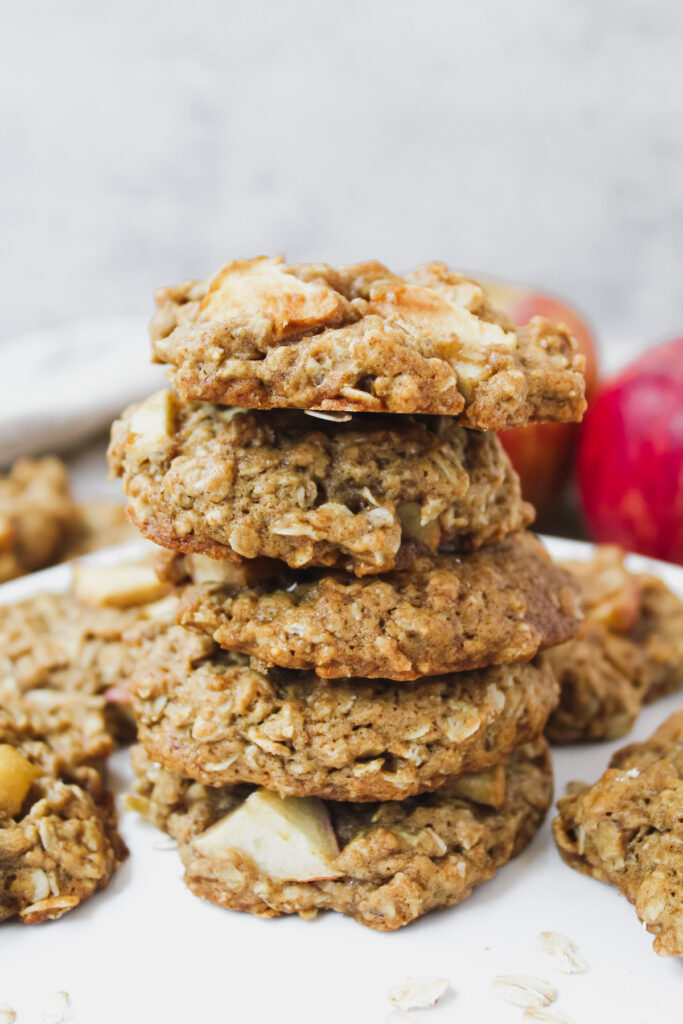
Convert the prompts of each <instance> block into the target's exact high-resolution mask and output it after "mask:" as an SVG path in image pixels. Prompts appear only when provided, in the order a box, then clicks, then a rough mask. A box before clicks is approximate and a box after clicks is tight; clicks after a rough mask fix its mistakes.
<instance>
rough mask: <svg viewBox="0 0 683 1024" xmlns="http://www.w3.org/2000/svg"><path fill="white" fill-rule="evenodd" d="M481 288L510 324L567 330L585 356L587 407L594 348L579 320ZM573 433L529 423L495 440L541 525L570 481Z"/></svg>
mask: <svg viewBox="0 0 683 1024" xmlns="http://www.w3.org/2000/svg"><path fill="white" fill-rule="evenodd" d="M482 283H483V285H484V287H485V289H486V291H487V292H488V294H489V296H490V298H491V301H492V302H493V304H494V305H495V306H496V307H497V308H498V309H501V310H502V311H503V312H504V313H506V314H507V316H509V317H510V319H511V320H512V322H513V323H514V324H517V325H520V324H526V323H528V322H529V320H531V318H532V317H534V316H544V317H546V319H548V320H551V321H552V322H553V323H557V324H564V326H565V327H568V328H569V330H570V331H571V333H572V334H573V335H574V337H575V338H576V340H577V342H578V344H579V350H580V351H581V352H582V353H583V354H584V355H585V357H586V398H587V400H588V402H589V403H590V401H591V399H592V398H593V396H594V394H595V392H596V389H597V383H598V362H597V345H596V341H595V337H594V335H593V332H592V330H591V328H590V326H589V324H588V323H587V321H586V320H585V319H584V317H582V316H581V314H580V313H579V312H577V310H575V309H572V307H571V306H568V305H567V304H566V303H564V302H562V301H561V300H560V299H558V298H555V297H554V296H552V295H547V294H543V293H540V292H534V291H532V290H530V289H528V288H522V287H520V286H516V285H510V284H506V283H502V282H498V281H484V282H482ZM579 429H580V428H579V425H578V424H577V423H534V424H532V425H531V426H529V427H517V428H516V429H514V430H506V431H503V432H502V433H501V434H500V435H499V436H500V439H501V441H502V442H503V446H504V448H505V450H506V452H507V453H508V455H509V456H510V459H511V461H512V464H513V466H514V467H515V469H516V470H517V472H518V473H519V475H520V478H521V481H522V493H523V494H524V497H525V498H526V499H527V501H530V502H531V504H532V505H533V506H534V507H535V508H536V511H537V513H538V521H539V524H540V525H541V526H542V525H543V522H544V520H546V521H547V520H548V518H549V516H550V514H551V513H552V509H553V506H554V505H555V504H556V502H557V501H558V498H559V497H560V495H561V492H562V490H563V488H564V485H565V483H566V482H567V480H568V479H569V478H570V476H571V468H572V460H573V455H574V451H575V448H576V442H577V440H578V435H579ZM550 525H552V524H550Z"/></svg>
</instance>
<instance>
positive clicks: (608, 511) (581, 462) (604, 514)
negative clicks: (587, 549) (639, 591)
mask: <svg viewBox="0 0 683 1024" xmlns="http://www.w3.org/2000/svg"><path fill="white" fill-rule="evenodd" d="M578 474H579V487H580V490H581V498H582V502H583V509H584V513H585V518H586V522H587V524H588V527H589V529H590V531H591V534H592V536H593V537H594V538H595V540H598V541H613V542H616V543H617V544H620V545H622V547H624V548H626V549H627V550H631V551H637V552H640V553H641V554H644V555H651V556H652V557H654V558H661V559H664V560H665V561H669V562H677V563H678V564H679V565H683V338H678V339H676V340H674V341H673V342H668V343H667V344H665V345H660V346H657V348H655V349H653V350H652V351H651V352H648V353H646V354H645V355H644V356H642V357H641V358H640V359H638V360H637V361H636V362H635V363H633V364H632V365H631V366H629V367H627V368H626V369H625V370H624V371H623V373H621V374H620V375H619V376H618V377H617V378H616V379H615V380H614V381H612V382H610V383H608V384H606V385H605V386H604V387H603V388H602V390H601V391H600V393H599V394H598V396H597V398H596V400H595V402H594V403H593V405H592V407H591V409H589V411H588V414H587V416H586V419H585V421H584V428H583V433H582V435H581V442H580V445H579V453H578Z"/></svg>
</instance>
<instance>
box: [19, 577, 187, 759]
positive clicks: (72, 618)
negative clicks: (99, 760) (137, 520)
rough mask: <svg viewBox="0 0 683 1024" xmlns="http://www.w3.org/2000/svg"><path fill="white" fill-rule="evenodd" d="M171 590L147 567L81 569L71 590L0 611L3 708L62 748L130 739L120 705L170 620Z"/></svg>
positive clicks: (173, 606)
mask: <svg viewBox="0 0 683 1024" xmlns="http://www.w3.org/2000/svg"><path fill="white" fill-rule="evenodd" d="M130 573H132V579H131V577H130ZM136 588H137V590H136ZM168 590H169V588H168V586H166V585H165V584H163V583H161V582H160V581H159V580H158V579H157V574H156V572H155V570H154V568H153V566H152V565H151V564H147V565H143V564H142V563H140V564H138V565H131V566H125V565H124V566H121V565H117V566H113V567H112V566H96V567H93V566H82V567H80V568H79V569H77V572H76V588H75V590H72V591H69V592H67V593H60V594H59V593H57V594H51V593H39V594H36V595H34V596H33V597H31V598H28V599H27V600H24V601H18V602H15V603H13V604H4V605H0V702H2V703H3V705H4V706H5V707H8V708H11V709H12V710H13V711H14V712H17V710H18V711H19V712H20V713H22V714H24V715H26V716H28V717H30V718H31V719H32V721H34V723H35V725H36V728H37V731H38V733H41V734H42V733H44V731H45V728H47V726H48V725H50V730H51V732H52V733H53V734H54V735H55V737H56V734H57V733H59V734H60V735H61V737H62V740H63V741H65V743H69V742H70V741H71V740H70V739H69V736H70V735H71V736H73V737H75V742H76V743H77V745H78V743H82V741H83V737H86V736H90V737H91V740H92V741H94V738H95V737H96V736H99V737H100V738H101V739H102V741H103V737H104V736H105V735H106V733H108V732H109V733H111V734H112V735H113V736H114V737H115V738H130V734H131V731H132V729H131V720H130V716H129V715H128V714H127V713H126V712H125V710H124V706H122V705H121V703H120V702H118V700H119V697H121V696H125V693H124V688H125V686H126V684H127V682H128V680H129V678H130V676H131V675H132V673H133V671H134V669H135V666H136V665H137V663H138V660H139V659H140V657H142V656H143V655H144V649H145V643H146V642H147V640H150V639H152V638H153V637H154V636H155V635H156V633H157V631H158V630H159V629H161V628H164V627H165V626H166V625H169V624H170V623H172V622H173V620H174V618H175V615H176V612H177V599H175V598H174V597H173V596H172V595H168V596H166V595H167V592H168ZM144 597H148V598H150V600H147V601H144V600H143V598H144ZM108 600H109V601H110V602H111V603H109V604H108V603H106V602H108ZM102 716H103V718H102ZM70 717H71V719H72V725H73V728H70V724H69V720H70ZM41 718H42V719H44V724H45V728H43V726H42V725H41V721H40V719H41ZM102 730H103V731H102ZM79 737H81V738H80V739H79ZM55 741H56V739H55ZM108 742H111V741H109V740H108ZM102 753H111V751H103V752H102Z"/></svg>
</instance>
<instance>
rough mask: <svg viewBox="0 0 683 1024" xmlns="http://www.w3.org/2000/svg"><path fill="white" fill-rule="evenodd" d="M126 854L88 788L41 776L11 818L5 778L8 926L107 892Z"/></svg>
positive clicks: (0, 907)
mask: <svg viewBox="0 0 683 1024" xmlns="http://www.w3.org/2000/svg"><path fill="white" fill-rule="evenodd" d="M1 750H2V748H1V747H0V751H1ZM15 771H16V768H15ZM10 809H11V808H10ZM126 854H127V851H126V848H125V845H124V844H123V841H122V840H121V839H120V837H119V836H118V834H117V833H116V826H115V816H114V815H112V813H107V814H105V813H104V812H103V811H102V809H100V808H98V806H97V804H96V803H95V801H94V800H93V798H92V797H91V796H90V795H89V794H88V793H87V792H85V790H83V789H82V788H81V787H80V786H77V785H72V784H69V783H66V782H64V781H62V780H61V779H55V778H50V777H49V776H43V775H41V776H40V777H38V778H36V779H35V780H34V781H33V782H32V784H31V787H30V790H29V793H28V795H27V796H26V798H25V799H24V801H23V803H22V807H21V809H20V810H19V811H18V812H17V813H16V814H14V815H11V814H9V813H7V808H6V807H5V806H4V802H3V779H2V773H1V772H0V921H4V920H6V919H7V918H10V917H14V916H18V917H19V918H20V920H21V921H23V922H24V923H26V924H38V923H41V922H43V921H52V920H54V919H55V918H58V917H61V916H62V914H64V913H66V912H67V911H68V910H73V909H74V907H76V906H77V905H78V904H79V903H82V902H83V901H84V900H86V899H88V898H89V897H90V896H92V895H93V894H94V893H95V892H97V891H98V890H99V889H104V888H105V886H107V885H108V883H109V880H110V878H111V876H112V874H113V872H114V870H115V869H116V868H117V867H118V865H119V863H120V862H121V861H122V860H123V859H124V858H125V856H126Z"/></svg>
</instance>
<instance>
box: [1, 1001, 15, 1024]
mask: <svg viewBox="0 0 683 1024" xmlns="http://www.w3.org/2000/svg"><path fill="white" fill-rule="evenodd" d="M16 1019H17V1011H16V1010H15V1009H14V1008H13V1007H12V1006H10V1005H9V1003H0V1024H14V1021H15V1020H16Z"/></svg>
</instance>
